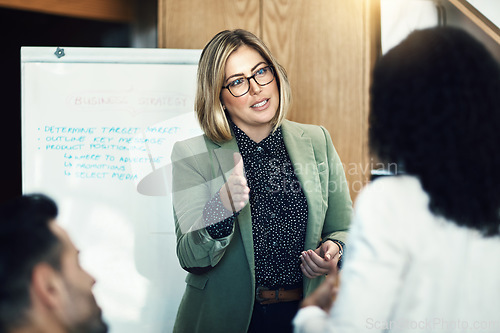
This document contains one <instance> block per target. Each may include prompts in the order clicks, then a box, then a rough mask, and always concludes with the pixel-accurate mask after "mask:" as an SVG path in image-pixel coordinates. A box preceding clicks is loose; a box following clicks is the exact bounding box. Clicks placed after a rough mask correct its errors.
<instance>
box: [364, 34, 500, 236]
mask: <svg viewBox="0 0 500 333" xmlns="http://www.w3.org/2000/svg"><path fill="white" fill-rule="evenodd" d="M369 137H370V146H371V149H372V151H373V152H374V153H375V154H376V155H378V156H379V157H380V158H381V159H382V160H384V161H385V162H396V163H398V164H402V166H403V168H404V170H405V171H406V172H407V173H408V174H412V175H415V176H417V177H418V178H419V179H420V182H421V184H422V187H423V189H424V190H425V191H426V192H427V193H428V194H429V197H430V203H429V207H430V209H431V211H432V212H433V213H435V214H437V215H441V216H444V217H446V218H448V219H450V220H452V221H453V222H455V223H456V224H458V225H461V226H466V227H469V228H473V229H477V230H480V231H481V232H482V233H483V234H484V235H498V234H499V225H500V214H499V210H500V191H499V190H498V184H500V172H499V170H500V154H499V153H498V145H499V143H500V66H499V64H498V63H497V62H496V60H495V59H494V58H493V56H492V55H491V54H490V53H489V52H488V51H487V50H486V48H485V47H484V46H483V45H482V44H481V43H480V42H478V41H477V40H476V39H474V38H473V37H471V36H470V35H469V34H468V33H466V32H465V31H463V30H460V29H457V28H451V27H439V28H432V29H426V30H420V31H415V32H413V33H411V34H410V35H409V36H408V37H407V38H406V39H405V40H404V41H403V42H402V43H401V44H399V45H398V46H396V47H395V48H393V49H391V50H390V51H389V52H388V53H387V54H386V55H385V56H383V57H382V58H381V59H380V61H379V62H378V63H377V64H376V67H375V70H374V75H373V84H372V87H371V113H370V131H369Z"/></svg>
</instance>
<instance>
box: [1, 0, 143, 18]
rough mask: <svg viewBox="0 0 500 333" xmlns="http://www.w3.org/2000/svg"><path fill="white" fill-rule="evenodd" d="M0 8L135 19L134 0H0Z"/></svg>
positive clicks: (83, 16)
mask: <svg viewBox="0 0 500 333" xmlns="http://www.w3.org/2000/svg"><path fill="white" fill-rule="evenodd" d="M0 7H8V8H14V9H22V10H30V11H36V12H40V13H46V14H56V15H63V16H72V17H79V18H87V19H93V20H103V21H115V22H132V21H133V20H134V19H135V13H134V11H135V1H134V0H73V1H67V0H0Z"/></svg>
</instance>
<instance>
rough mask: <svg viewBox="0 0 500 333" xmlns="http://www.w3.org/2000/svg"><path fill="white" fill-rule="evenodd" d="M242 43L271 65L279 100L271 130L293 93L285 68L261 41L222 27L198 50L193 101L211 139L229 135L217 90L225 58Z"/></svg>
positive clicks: (219, 91) (287, 107)
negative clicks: (195, 89)
mask: <svg viewBox="0 0 500 333" xmlns="http://www.w3.org/2000/svg"><path fill="white" fill-rule="evenodd" d="M242 45H247V46H249V47H251V48H253V49H255V50H256V51H257V52H259V54H260V55H261V56H262V57H263V58H264V59H265V61H266V62H267V63H268V64H269V65H271V66H272V67H273V69H274V72H275V75H276V80H277V84H278V89H279V95H280V103H279V107H278V111H277V112H276V114H275V116H274V117H273V119H271V124H272V125H273V131H274V130H276V129H277V128H278V127H279V126H280V125H281V123H282V121H283V119H285V116H286V114H287V112H288V109H289V108H290V105H291V99H292V94H291V89H290V83H289V82H288V77H287V75H286V72H285V69H284V68H283V67H282V66H281V65H280V64H279V63H278V62H277V61H276V59H275V58H274V57H273V55H272V54H271V51H269V49H268V48H267V46H266V45H265V44H264V42H263V41H262V40H260V39H259V38H258V37H257V36H255V35H254V34H252V33H251V32H249V31H246V30H242V29H236V30H224V31H221V32H219V33H218V34H217V35H215V36H214V37H213V38H212V40H210V42H208V44H207V45H206V46H205V48H204V49H203V52H202V53H201V57H200V61H199V63H198V87H197V91H196V99H195V104H194V108H195V111H196V114H197V116H198V121H199V122H200V126H201V128H202V129H203V131H204V132H205V134H206V135H207V137H208V138H209V139H210V140H212V141H214V142H224V141H228V140H230V139H231V138H232V135H231V130H230V127H229V122H228V120H227V115H226V112H225V111H224V109H223V107H222V102H221V100H220V94H221V91H222V86H223V83H224V77H225V66H226V61H227V59H228V58H229V56H230V55H231V54H232V53H233V52H234V51H236V50H237V49H238V48H239V47H240V46H242Z"/></svg>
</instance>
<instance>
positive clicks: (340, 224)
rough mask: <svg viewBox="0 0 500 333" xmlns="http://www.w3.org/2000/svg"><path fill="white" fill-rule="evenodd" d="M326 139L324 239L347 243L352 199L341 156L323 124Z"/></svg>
mask: <svg viewBox="0 0 500 333" xmlns="http://www.w3.org/2000/svg"><path fill="white" fill-rule="evenodd" d="M321 129H322V130H323V134H324V136H325V140H326V154H327V160H328V168H329V181H328V207H327V210H326V215H325V221H324V224H323V231H322V234H321V238H322V239H326V238H329V239H337V240H339V241H341V242H343V243H346V239H347V231H348V229H349V226H350V223H351V217H352V201H351V196H350V194H349V187H348V186H347V180H346V177H345V173H344V168H343V165H342V162H341V161H340V157H339V155H338V154H337V151H336V150H335V147H334V146H333V142H332V138H331V137H330V134H329V133H328V130H327V129H326V128H324V127H322V126H321Z"/></svg>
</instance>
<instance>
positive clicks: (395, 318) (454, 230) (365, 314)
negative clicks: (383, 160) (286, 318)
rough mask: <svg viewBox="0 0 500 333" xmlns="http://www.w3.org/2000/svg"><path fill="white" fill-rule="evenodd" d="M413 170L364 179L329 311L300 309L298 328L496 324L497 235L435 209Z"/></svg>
mask: <svg viewBox="0 0 500 333" xmlns="http://www.w3.org/2000/svg"><path fill="white" fill-rule="evenodd" d="M428 202H429V198H428V195H427V194H426V193H425V192H424V191H423V190H422V188H421V186H420V182H419V181H418V180H417V179H416V178H414V177H410V176H397V177H384V178H381V179H378V180H376V181H374V182H373V183H371V184H370V185H368V186H367V187H366V189H365V190H364V191H363V192H362V193H361V194H360V196H359V197H358V200H357V201H356V205H355V213H354V221H353V224H352V226H351V231H350V235H349V240H348V244H349V245H348V247H349V248H348V251H347V252H346V257H345V262H344V268H343V269H342V279H341V287H340V291H339V294H338V297H337V300H336V302H335V304H334V306H333V308H332V310H331V312H330V314H327V313H325V312H324V311H322V310H321V309H320V308H318V307H314V306H311V307H306V308H304V309H301V310H300V311H299V312H298V314H297V316H296V317H295V319H294V325H295V332H297V333H309V332H322V333H323V332H340V333H348V332H355V333H359V332H383V331H390V332H481V333H487V332H500V238H499V237H490V238H484V237H482V236H481V235H480V234H479V233H478V232H477V231H473V230H470V229H467V228H464V227H458V226H457V225H455V224H453V223H451V222H449V221H446V220H445V219H444V218H440V217H436V216H435V215H433V214H432V213H431V212H430V211H429V208H428Z"/></svg>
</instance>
